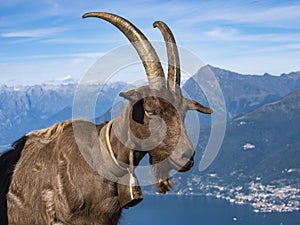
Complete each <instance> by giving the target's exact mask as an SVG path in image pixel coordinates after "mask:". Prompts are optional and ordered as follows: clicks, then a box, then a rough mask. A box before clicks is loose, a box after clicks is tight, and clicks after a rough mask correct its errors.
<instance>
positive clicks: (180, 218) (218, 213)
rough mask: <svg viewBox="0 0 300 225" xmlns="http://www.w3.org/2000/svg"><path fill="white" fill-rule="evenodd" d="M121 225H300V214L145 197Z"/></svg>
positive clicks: (205, 199)
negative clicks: (262, 211) (254, 210)
mask: <svg viewBox="0 0 300 225" xmlns="http://www.w3.org/2000/svg"><path fill="white" fill-rule="evenodd" d="M123 212H124V213H123V217H122V218H121V221H120V225H299V224H300V212H299V211H298V212H293V213H255V212H253V209H252V208H251V207H250V206H248V205H234V204H230V203H229V202H227V201H225V200H222V199H217V198H214V197H205V196H172V195H166V196H163V195H157V196H156V195H146V196H144V200H143V201H142V202H141V203H140V204H139V205H137V206H135V207H133V208H130V209H127V210H124V211H123Z"/></svg>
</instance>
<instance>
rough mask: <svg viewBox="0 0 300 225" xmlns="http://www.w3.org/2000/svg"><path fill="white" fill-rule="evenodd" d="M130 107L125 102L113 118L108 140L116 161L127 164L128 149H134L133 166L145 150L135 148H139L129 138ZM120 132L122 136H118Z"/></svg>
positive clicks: (137, 162)
mask: <svg viewBox="0 0 300 225" xmlns="http://www.w3.org/2000/svg"><path fill="white" fill-rule="evenodd" d="M130 109H131V106H130V105H129V104H127V105H126V106H125V109H124V110H123V112H122V113H121V115H120V116H118V117H117V118H115V119H114V121H113V124H112V129H111V131H110V137H109V140H110V143H111V145H112V150H113V152H114V155H115V157H116V158H117V160H118V161H121V162H123V163H126V164H128V165H129V155H130V154H129V152H130V150H134V151H133V155H134V166H137V165H138V164H139V162H140V161H141V159H142V158H143V157H144V156H145V155H146V152H145V151H137V150H135V149H139V147H138V146H136V145H135V144H133V142H132V141H131V140H130V139H131V138H130V134H129V132H128V124H129V122H128V120H129V119H130V117H129V113H130ZM116 133H117V134H116ZM120 134H121V135H122V138H120V137H119V136H120ZM120 139H121V140H120Z"/></svg>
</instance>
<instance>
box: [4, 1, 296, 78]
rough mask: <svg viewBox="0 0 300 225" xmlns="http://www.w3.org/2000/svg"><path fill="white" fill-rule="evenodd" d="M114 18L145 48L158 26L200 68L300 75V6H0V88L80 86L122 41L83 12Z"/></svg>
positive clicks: (285, 3)
mask: <svg viewBox="0 0 300 225" xmlns="http://www.w3.org/2000/svg"><path fill="white" fill-rule="evenodd" d="M89 11H107V12H112V13H116V14H119V15H121V16H123V17H125V18H127V19H129V20H130V21H131V22H133V23H134V24H135V25H136V26H137V27H139V28H140V29H141V30H142V31H143V32H144V33H145V35H146V36H147V37H148V38H149V39H150V40H162V37H161V34H160V32H159V31H158V30H157V29H153V28H152V23H153V22H154V21H156V20H162V21H165V22H166V23H167V24H168V25H169V26H170V27H171V28H172V30H173V33H174V34H175V37H176V40H177V43H178V44H179V45H180V46H181V47H184V48H186V49H189V50H191V51H193V52H194V53H195V54H197V55H198V56H199V57H200V58H201V59H202V61H203V62H204V63H205V64H211V65H214V66H217V67H221V68H225V69H229V70H232V71H235V72H240V73H244V74H263V73H265V72H267V73H270V74H274V75H279V74H281V73H288V72H291V71H298V70H300V22H299V18H300V1H196V0H192V1H186V0H175V1H166V0H155V1H146V0H144V1H143V0H129V1H120V0H72V1H70V0H68V1H67V0H38V1H37V0H9V1H2V2H1V5H0V84H20V83H21V84H32V83H41V82H49V81H57V80H60V79H63V78H65V77H72V78H73V79H75V80H79V79H80V78H81V77H82V76H83V75H84V73H85V72H86V70H87V69H88V68H89V67H90V66H91V65H92V64H93V63H94V62H95V61H96V60H97V59H98V58H99V57H100V56H101V55H103V54H105V53H106V52H108V51H110V50H111V49H114V48H116V47H118V46H120V45H124V44H127V43H128V41H127V39H126V38H125V37H124V36H123V35H122V34H121V33H120V32H119V31H117V30H116V29H115V28H114V27H113V26H112V25H110V24H108V23H107V22H102V21H100V20H96V19H85V20H83V19H81V16H82V15H83V14H84V13H85V12H89Z"/></svg>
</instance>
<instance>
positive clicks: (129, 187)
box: [118, 171, 143, 209]
mask: <svg viewBox="0 0 300 225" xmlns="http://www.w3.org/2000/svg"><path fill="white" fill-rule="evenodd" d="M118 198H119V204H120V206H121V208H125V209H127V208H129V207H133V206H135V205H137V204H138V203H140V202H141V201H142V200H143V195H142V190H141V187H140V185H139V182H138V180H137V178H136V177H135V176H134V175H133V173H132V172H130V171H129V172H128V173H127V174H125V175H124V176H123V177H121V178H120V179H119V182H118Z"/></svg>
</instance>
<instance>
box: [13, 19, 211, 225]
mask: <svg viewBox="0 0 300 225" xmlns="http://www.w3.org/2000/svg"><path fill="white" fill-rule="evenodd" d="M88 16H96V17H99V18H104V19H106V20H108V21H110V22H112V23H113V24H114V25H115V26H117V27H118V28H119V29H122V31H123V33H124V34H125V35H126V36H127V37H128V38H129V40H132V41H136V40H144V41H146V42H147V43H148V44H147V45H134V46H135V48H136V50H137V51H138V53H139V55H140V57H141V59H142V60H143V63H144V67H145V70H146V73H147V75H148V80H149V86H144V87H140V88H138V89H134V90H130V91H127V92H125V93H120V96H122V97H124V98H126V99H127V100H128V101H129V102H128V103H127V105H126V106H125V108H124V110H123V111H122V113H121V114H120V116H118V117H117V118H115V119H114V121H113V123H112V129H111V131H110V133H109V141H110V143H111V146H112V150H113V154H114V156H115V157H116V158H117V160H118V161H119V162H122V163H123V164H127V165H128V164H129V152H130V151H129V150H131V151H132V150H133V151H134V154H133V155H134V159H133V161H134V165H135V166H137V165H138V164H139V162H140V160H141V159H142V158H143V157H144V156H145V154H147V153H148V154H149V156H150V164H151V165H152V167H153V170H154V172H155V176H156V179H157V189H158V191H159V192H161V193H166V192H167V191H169V189H170V188H171V186H172V185H171V182H170V180H169V178H168V177H169V171H170V170H172V169H175V170H177V171H179V172H185V171H188V170H189V169H190V168H191V167H192V166H193V163H194V158H193V157H194V149H193V146H192V144H191V142H190V140H189V138H188V136H187V133H186V130H185V127H184V119H185V115H186V112H187V110H190V109H192V110H198V111H199V112H203V113H211V112H212V111H211V110H210V109H209V108H206V107H204V106H202V105H200V104H199V103H197V102H195V101H193V100H189V99H186V98H184V97H183V96H182V94H181V91H180V88H179V84H180V73H177V75H176V77H175V76H174V75H172V74H169V76H168V77H169V81H168V82H167V83H168V85H167V86H166V81H165V79H164V75H163V70H162V67H161V65H160V62H159V61H158V60H157V55H156V53H155V51H154V49H153V48H152V46H151V44H150V43H149V42H148V41H147V39H146V38H145V37H144V36H143V35H142V33H141V32H140V31H139V30H137V28H135V27H134V26H133V25H132V24H130V23H128V21H126V20H124V19H122V18H120V17H118V16H116V15H113V14H108V13H88V14H86V15H85V16H84V17H88ZM158 26H159V27H160V26H164V25H162V22H160V23H159V24H158ZM161 28H162V27H161ZM163 33H164V35H171V34H170V32H169V31H168V32H163ZM168 46H169V45H168ZM168 46H167V48H168V52H172V51H174V50H175V49H174V48H175V47H176V46H175V47H174V45H173V47H172V48H170V46H169V47H168ZM172 49H173V50H172ZM149 56H151V57H150V58H149V59H148V57H149ZM169 56H172V57H173V56H175V57H178V53H174V54H168V57H169ZM151 58H152V60H150V59H151ZM145 59H148V61H147V60H146V61H147V62H145ZM169 61H171V62H172V60H171V59H170V58H169ZM153 62H154V63H153ZM178 62H179V61H178ZM177 66H179V65H177ZM170 71H173V70H170ZM176 71H177V72H180V68H177V70H176ZM155 74H156V75H155ZM155 76H156V77H155ZM158 78H160V79H158ZM171 81H172V82H175V81H176V84H174V85H173V84H172V82H171ZM159 82H161V83H159ZM170 86H172V88H170V89H169V88H168V87H170ZM73 128H76V129H75V130H76V132H75V130H74V129H73ZM104 128H105V124H102V125H94V124H93V123H91V122H88V121H85V120H76V121H71V120H70V121H66V122H62V123H58V124H55V125H53V126H51V127H50V128H47V129H43V130H40V131H34V132H31V133H29V134H28V135H26V143H25V146H24V148H23V150H22V152H21V156H20V159H19V161H18V162H17V164H16V166H15V169H14V173H13V176H12V180H11V184H10V186H9V191H8V193H7V208H8V221H9V224H10V225H42V224H49V225H67V224H68V225H85V224H86V225H116V224H117V223H118V221H119V218H120V216H121V211H122V209H121V207H120V205H119V201H118V193H117V182H116V181H117V179H118V178H120V177H117V178H116V177H113V178H116V179H109V178H107V177H106V176H103V174H101V173H99V171H106V172H108V173H110V172H113V171H110V165H108V164H107V162H106V161H104V160H102V161H101V160H100V161H99V162H98V161H97V160H98V159H97V157H95V155H96V156H98V155H99V156H101V155H102V154H104V153H105V152H106V153H107V148H106V147H105V146H103V145H101V144H99V139H100V140H103V139H104V140H105V137H103V135H105V132H103V131H104V130H103V129H104ZM95 130H96V131H97V132H95ZM78 132H79V133H78ZM79 143H81V144H80V145H79ZM153 144H154V145H153ZM152 145H153V146H152ZM83 151H84V152H93V155H88V157H89V160H91V161H93V163H92V164H90V162H89V163H88V161H89V160H87V161H86V160H85V159H86V158H85V157H86V156H85V155H84V154H83ZM102 156H103V155H102ZM123 170H125V169H124V168H123ZM125 171H126V170H125ZM114 176H116V175H115V174H114Z"/></svg>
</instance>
